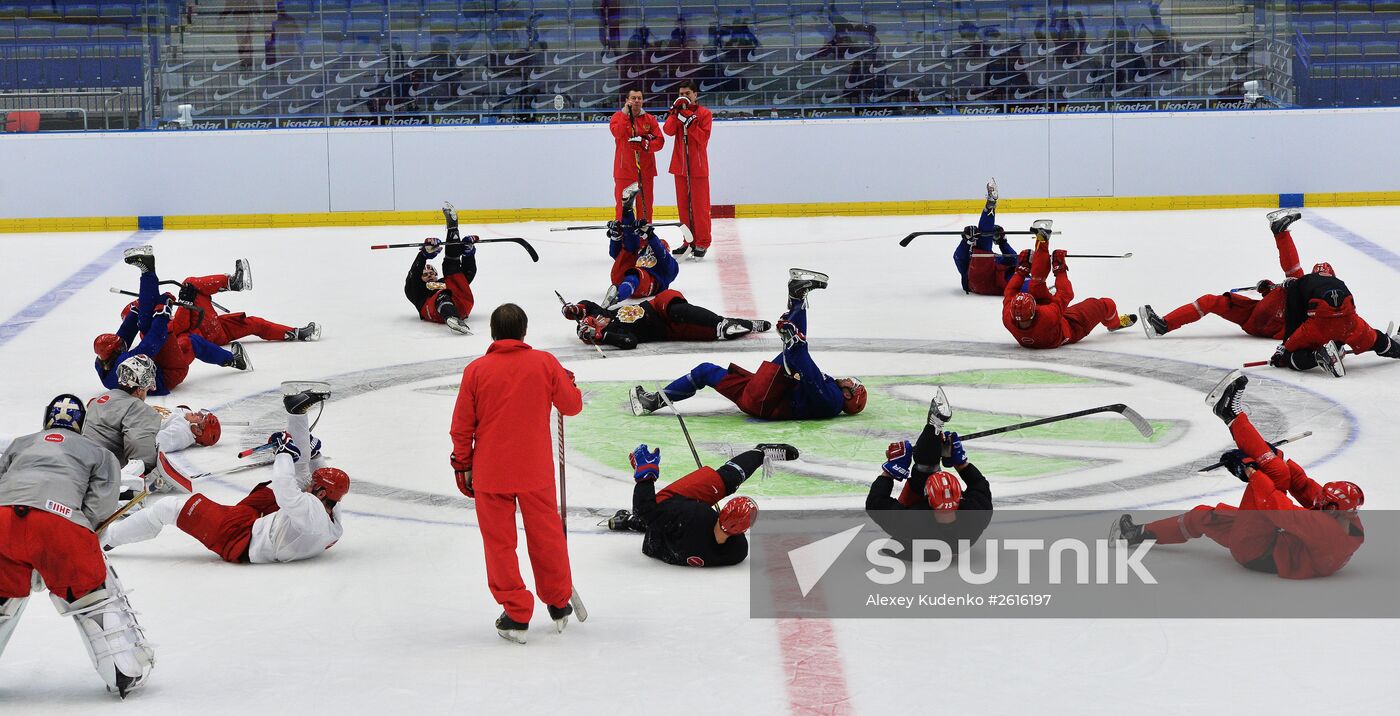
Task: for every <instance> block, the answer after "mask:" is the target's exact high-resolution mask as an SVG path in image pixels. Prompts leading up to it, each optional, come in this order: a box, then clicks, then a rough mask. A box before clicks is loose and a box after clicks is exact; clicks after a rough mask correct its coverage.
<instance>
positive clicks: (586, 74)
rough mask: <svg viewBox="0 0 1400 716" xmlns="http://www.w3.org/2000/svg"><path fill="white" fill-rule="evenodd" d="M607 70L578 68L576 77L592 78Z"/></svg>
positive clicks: (601, 68)
mask: <svg viewBox="0 0 1400 716" xmlns="http://www.w3.org/2000/svg"><path fill="white" fill-rule="evenodd" d="M607 71H608V68H606V67H599V68H598V69H596V70H579V71H578V78H579V79H581V80H586V79H592V78H593V77H596V76H598V75H601V74H603V73H604V72H607ZM677 74H679V73H677Z"/></svg>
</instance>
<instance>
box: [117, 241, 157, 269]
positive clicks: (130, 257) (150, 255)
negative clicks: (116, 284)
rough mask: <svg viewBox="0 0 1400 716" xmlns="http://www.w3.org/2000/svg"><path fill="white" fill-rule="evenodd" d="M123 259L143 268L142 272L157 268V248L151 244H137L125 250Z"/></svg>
mask: <svg viewBox="0 0 1400 716" xmlns="http://www.w3.org/2000/svg"><path fill="white" fill-rule="evenodd" d="M122 261H124V262H126V263H128V264H131V265H132V266H135V267H136V268H138V269H141V273H149V272H151V271H155V270H156V254H155V249H153V248H151V247H150V246H137V247H135V248H130V249H127V250H126V251H123V252H122Z"/></svg>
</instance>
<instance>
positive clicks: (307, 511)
mask: <svg viewBox="0 0 1400 716" xmlns="http://www.w3.org/2000/svg"><path fill="white" fill-rule="evenodd" d="M328 396H329V392H328V391H326V390H324V388H312V389H308V390H302V391H300V392H297V393H294V394H292V395H288V396H286V397H284V398H283V404H284V405H285V407H286V408H287V432H283V433H274V434H273V435H272V438H271V439H270V440H269V442H271V443H275V444H276V445H277V451H276V457H275V458H274V459H273V463H272V481H271V482H270V483H267V482H264V483H262V484H260V485H258V486H257V487H255V488H253V490H252V492H250V493H248V496H247V497H245V498H243V500H242V501H240V502H239V503H238V504H236V505H221V504H219V503H217V502H214V501H213V500H211V499H209V498H207V497H205V496H204V495H198V494H196V495H182V496H177V497H169V498H166V499H163V500H160V501H159V502H157V503H156V504H155V505H154V506H151V507H149V508H147V509H145V510H142V511H141V512H139V513H136V514H134V515H131V516H129V517H127V518H126V519H124V520H122V521H121V522H118V523H117V524H115V525H113V526H112V527H111V528H110V529H108V530H107V533H106V535H105V543H106V544H107V545H108V546H110V547H119V546H121V545H125V544H130V543H132V542H140V541H144V540H148V539H151V538H153V537H155V536H156V535H158V534H160V531H161V529H162V528H164V527H165V526H166V525H172V524H173V525H175V526H176V527H177V528H179V529H180V531H182V532H184V533H186V534H188V535H190V536H191V537H194V538H195V539H197V540H199V542H200V543H201V544H203V545H204V546H205V547H208V548H209V549H210V550H211V551H212V552H214V553H215V554H217V555H219V557H221V558H222V559H223V560H224V561H227V562H235V563H240V562H242V563H246V562H251V563H253V564H267V563H272V562H293V561H296V560H301V559H310V558H312V557H316V556H318V555H320V554H321V553H322V552H324V551H325V550H327V549H329V548H330V547H331V546H332V545H334V544H335V543H336V542H337V541H338V540H339V539H340V536H341V534H342V533H343V532H344V528H343V527H342V525H341V521H340V511H339V502H340V500H342V499H344V497H345V495H346V493H348V492H349V491H350V478H349V476H348V475H346V474H345V472H344V471H342V470H339V469H337V468H333V467H328V466H326V465H325V463H324V461H323V460H322V459H321V456H320V441H319V440H317V439H316V438H314V437H312V436H311V433H310V430H309V426H308V421H307V416H306V411H307V410H308V409H309V408H311V406H313V405H315V404H317V403H320V402H322V401H324V400H325V399H326V397H328ZM312 468H315V469H314V471H313V470H312Z"/></svg>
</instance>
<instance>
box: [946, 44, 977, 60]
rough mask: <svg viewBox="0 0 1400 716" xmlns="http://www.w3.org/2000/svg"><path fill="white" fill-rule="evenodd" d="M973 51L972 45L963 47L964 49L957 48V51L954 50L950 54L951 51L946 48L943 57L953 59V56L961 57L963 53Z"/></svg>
mask: <svg viewBox="0 0 1400 716" xmlns="http://www.w3.org/2000/svg"><path fill="white" fill-rule="evenodd" d="M971 49H972V45H963V46H962V47H959V48H956V49H954V50H952V51H951V52H949V51H948V50H947V49H946V48H945V50H944V52H943V56H944V57H952V56H953V55H961V54H962V53H964V52H967V51H968V50H971Z"/></svg>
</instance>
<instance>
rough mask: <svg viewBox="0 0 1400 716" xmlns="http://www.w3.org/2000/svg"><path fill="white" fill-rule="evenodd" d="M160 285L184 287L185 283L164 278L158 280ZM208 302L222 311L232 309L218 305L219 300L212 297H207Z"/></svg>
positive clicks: (226, 311) (225, 311)
mask: <svg viewBox="0 0 1400 716" xmlns="http://www.w3.org/2000/svg"><path fill="white" fill-rule="evenodd" d="M160 285H162V286H179V287H180V288H184V287H185V284H184V283H181V282H180V281H176V280H173V279H167V280H165V281H161V282H160ZM209 302H210V303H212V304H214V308H217V309H219V310H220V311H223V312H224V313H232V311H229V310H228V309H227V308H225V307H224V306H220V305H219V302H218V301H215V300H214V299H212V298H211V299H209ZM180 305H182V306H184V305H188V306H190V307H191V308H199V307H198V306H195V305H194V304H183V303H182V304H180ZM200 320H203V316H201V317H200Z"/></svg>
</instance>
